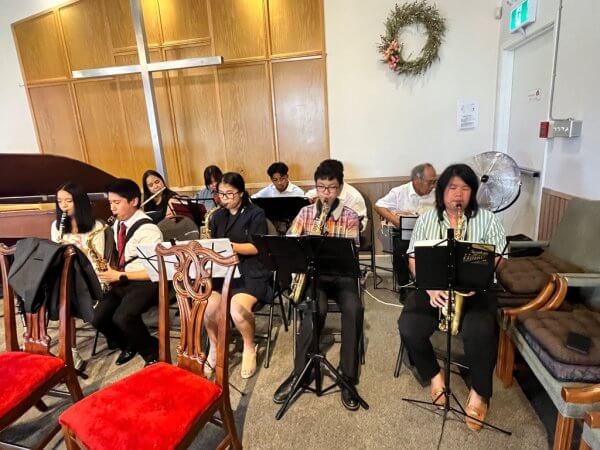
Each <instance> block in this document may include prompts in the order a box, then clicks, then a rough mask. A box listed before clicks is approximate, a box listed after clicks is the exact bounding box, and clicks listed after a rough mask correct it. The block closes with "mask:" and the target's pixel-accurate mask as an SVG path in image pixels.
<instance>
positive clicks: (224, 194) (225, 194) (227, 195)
mask: <svg viewBox="0 0 600 450" xmlns="http://www.w3.org/2000/svg"><path fill="white" fill-rule="evenodd" d="M239 193H240V191H236V192H220V191H219V192H218V194H219V197H221V198H229V199H231V198H233V197H235V194H239Z"/></svg>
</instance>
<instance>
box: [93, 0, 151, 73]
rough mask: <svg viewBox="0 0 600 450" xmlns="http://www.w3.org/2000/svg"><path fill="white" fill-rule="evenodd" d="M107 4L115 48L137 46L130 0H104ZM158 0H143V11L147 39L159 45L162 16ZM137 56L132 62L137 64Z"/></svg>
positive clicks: (123, 48)
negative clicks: (160, 16) (159, 11)
mask: <svg viewBox="0 0 600 450" xmlns="http://www.w3.org/2000/svg"><path fill="white" fill-rule="evenodd" d="M104 2H105V5H106V16H107V19H108V25H109V27H110V37H111V42H112V47H113V49H114V50H126V49H132V48H134V47H135V45H136V42H135V31H134V29H133V22H132V19H131V7H130V6H129V0H104ZM156 2H157V0H142V12H143V14H144V26H145V28H146V39H148V44H149V45H151V46H152V45H159V44H160V43H161V36H160V18H159V14H158V4H157V3H156ZM137 62H138V58H137V57H136V58H135V60H134V62H133V63H132V64H137Z"/></svg>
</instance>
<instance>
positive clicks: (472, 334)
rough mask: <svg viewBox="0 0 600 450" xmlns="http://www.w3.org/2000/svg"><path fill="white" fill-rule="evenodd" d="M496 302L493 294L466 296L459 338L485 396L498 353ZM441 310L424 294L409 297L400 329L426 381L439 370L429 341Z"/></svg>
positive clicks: (489, 393) (475, 382)
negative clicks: (433, 305)
mask: <svg viewBox="0 0 600 450" xmlns="http://www.w3.org/2000/svg"><path fill="white" fill-rule="evenodd" d="M496 309H497V300H496V296H495V295H494V294H489V293H488V294H484V293H481V294H475V295H474V296H472V297H466V298H465V303H464V314H463V319H462V326H461V329H460V333H459V334H460V335H461V337H462V339H463V343H464V349H465V356H466V358H467V363H468V365H469V368H470V372H471V381H472V387H473V389H474V390H475V391H476V392H477V393H478V394H479V395H481V396H482V397H484V398H488V399H489V398H490V397H491V396H492V378H493V372H494V366H495V365H496V355H497V352H498V324H497V322H496ZM438 323H439V320H438V308H434V307H432V306H431V305H430V304H429V296H428V295H427V292H425V291H420V290H419V291H414V292H413V293H411V295H409V297H408V298H407V300H406V304H405V306H404V309H403V310H402V313H401V314H400V319H399V320H398V326H399V328H400V337H401V339H402V342H403V343H404V346H405V348H406V349H407V350H408V354H409V356H410V359H411V361H412V362H413V364H414V365H415V367H416V368H417V370H418V372H419V375H420V376H421V377H422V378H423V379H424V380H430V379H431V378H433V377H434V376H435V375H437V374H438V372H439V371H440V366H439V364H438V362H437V359H436V357H435V353H434V351H433V346H432V345H431V342H430V340H429V338H430V337H431V335H432V334H433V332H434V331H435V330H437V329H438Z"/></svg>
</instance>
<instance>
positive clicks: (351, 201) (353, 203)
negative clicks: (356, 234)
mask: <svg viewBox="0 0 600 450" xmlns="http://www.w3.org/2000/svg"><path fill="white" fill-rule="evenodd" d="M321 164H326V165H333V166H335V167H336V168H337V169H336V170H339V171H340V172H341V173H342V174H343V173H344V165H343V164H342V162H341V161H338V160H337V159H326V160H325V161H322V162H321ZM306 196H307V197H308V198H309V199H311V201H315V199H317V198H318V192H317V190H316V189H311V190H309V191H307V192H306ZM338 198H339V199H340V201H342V202H344V206H347V207H348V208H350V209H352V210H354V211H355V212H356V214H358V217H359V218H360V229H361V231H362V230H364V229H365V228H366V227H367V223H368V221H369V219H368V217H367V204H366V203H365V199H364V198H363V196H362V194H361V193H360V192H359V191H358V189H356V188H355V187H354V186H352V185H350V184H348V183H344V184H343V185H342V190H341V192H339V193H338Z"/></svg>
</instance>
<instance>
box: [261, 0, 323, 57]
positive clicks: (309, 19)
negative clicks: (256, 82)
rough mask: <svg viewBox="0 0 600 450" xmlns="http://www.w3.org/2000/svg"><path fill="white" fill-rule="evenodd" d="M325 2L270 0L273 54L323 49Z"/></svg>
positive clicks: (314, 0) (312, 0)
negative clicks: (323, 3) (323, 12)
mask: <svg viewBox="0 0 600 450" xmlns="http://www.w3.org/2000/svg"><path fill="white" fill-rule="evenodd" d="M322 11H323V6H322V4H321V0H269V19H270V25H271V53H272V54H273V55H277V54H294V53H299V52H315V51H322V50H323V33H322V30H323V23H322Z"/></svg>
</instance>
